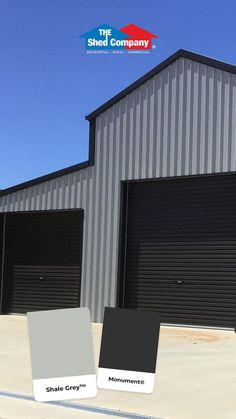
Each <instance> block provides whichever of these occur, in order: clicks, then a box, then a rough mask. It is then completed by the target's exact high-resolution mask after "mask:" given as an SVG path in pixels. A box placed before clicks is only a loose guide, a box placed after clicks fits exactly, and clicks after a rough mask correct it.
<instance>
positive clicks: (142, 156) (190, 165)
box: [0, 50, 236, 327]
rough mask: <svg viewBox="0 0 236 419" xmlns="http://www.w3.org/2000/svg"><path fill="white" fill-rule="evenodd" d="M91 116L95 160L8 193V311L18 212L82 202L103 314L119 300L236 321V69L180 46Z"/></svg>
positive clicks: (211, 321) (4, 200) (90, 294)
mask: <svg viewBox="0 0 236 419" xmlns="http://www.w3.org/2000/svg"><path fill="white" fill-rule="evenodd" d="M86 119H88V121H89V124H90V145H89V159H88V161H86V162H84V163H81V164H78V165H75V166H72V167H69V168H66V169H63V170H60V171H57V172H54V173H51V174H49V175H46V176H43V177H40V178H37V179H34V180H32V181H29V182H25V183H23V184H20V185H17V186H14V187H11V188H8V189H6V190H2V191H0V212H1V213H2V218H1V220H2V221H1V226H0V234H1V236H2V237H3V240H2V252H1V253H2V265H1V266H2V267H1V301H2V310H3V311H4V300H5V299H7V298H10V297H9V291H8V293H7V289H8V288H9V281H10V279H9V275H10V274H9V275H8V277H6V275H5V263H6V260H7V255H6V240H7V234H8V232H7V228H6V220H7V219H8V217H9V215H10V214H11V215H12V216H13V215H14V214H15V215H17V213H19V212H22V213H28V212H29V213H31V214H33V215H35V216H37V215H38V214H39V213H40V212H50V214H51V215H52V214H53V213H54V212H58V211H59V212H60V211H61V210H67V211H70V210H76V209H78V210H83V233H81V234H82V236H81V237H82V239H81V240H82V275H81V290H80V305H82V306H88V307H90V309H91V314H92V319H93V321H101V320H102V317H103V309H104V306H116V305H120V306H126V307H132V308H141V309H151V310H157V311H159V312H160V313H161V315H162V318H163V321H165V322H167V323H180V324H197V325H208V326H223V327H234V325H235V312H236V222H235V210H236V206H235V205H236V202H235V196H236V194H235V192H236V177H235V174H234V172H235V170H236V67H235V66H232V65H230V64H226V63H222V62H219V61H216V60H213V59H211V58H207V57H204V56H201V55H198V54H195V53H192V52H189V51H185V50H179V51H177V52H176V53H175V54H173V55H172V56H171V57H169V58H168V59H167V60H165V61H164V62H162V63H161V64H159V65H158V66H157V67H155V68H154V69H153V70H151V71H150V72H149V73H147V74H146V75H144V76H143V77H142V78H141V79H139V80H137V81H136V82H135V83H133V84H132V85H130V86H129V87H127V88H126V89H125V90H123V91H122V92H120V93H119V94H118V95H116V96H115V97H114V98H112V99H111V100H109V101H108V102H106V103H105V104H104V105H102V106H101V107H99V108H98V109H97V110H95V111H94V112H92V113H91V114H90V115H88V116H87V117H86ZM80 231H82V230H80ZM68 243H69V242H68ZM68 245H69V244H68ZM78 246H79V245H78ZM9 252H10V250H9ZM62 252H63V249H62ZM78 260H79V251H78ZM36 262H37V260H36V259H35V260H34V262H33V265H34V266H36V265H37V263H36ZM19 264H20V265H21V262H17V264H16V266H18V268H17V269H20V268H19ZM44 264H45V263H44ZM73 264H74V265H76V263H75V262H73ZM13 265H14V263H13ZM25 265H27V260H25V261H24V264H23V266H25ZM29 265H30V266H31V265H32V263H31V262H30V261H29ZM38 265H40V263H39V264H38ZM46 265H51V263H50V261H48V262H47V263H46ZM74 265H73V266H74ZM77 265H78V266H79V262H78V264H77ZM13 268H14V269H15V265H14V266H12V267H11V269H10V268H9V269H10V271H9V272H13V270H14V269H13ZM9 269H8V270H9ZM38 273H39V274H40V271H39V272H38ZM31 280H32V281H33V280H36V279H35V277H32V278H31ZM11 281H12V280H11ZM14 281H16V284H15V282H14ZM45 283H47V278H45ZM43 284H44V282H42V284H41V286H42V289H43V286H44V285H43ZM54 284H55V285H54V286H55V288H56V287H57V285H56V281H55V282H54ZM65 284H66V277H65ZM16 285H17V287H18V289H20V282H19V281H18V282H17V279H16V278H13V286H12V287H11V290H12V291H11V292H13V293H14V290H15V288H16ZM65 287H66V285H65ZM4 290H6V291H4ZM42 292H43V291H42ZM63 304H64V305H65V304H66V301H64V302H63ZM73 304H75V305H76V304H77V305H78V303H73ZM48 308H53V307H51V306H50V305H49V307H48ZM10 311H12V310H10Z"/></svg>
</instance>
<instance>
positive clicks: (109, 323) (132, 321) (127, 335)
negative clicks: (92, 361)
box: [99, 307, 160, 373]
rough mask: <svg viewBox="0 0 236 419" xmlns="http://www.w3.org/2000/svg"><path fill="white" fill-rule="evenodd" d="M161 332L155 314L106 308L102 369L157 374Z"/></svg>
mask: <svg viewBox="0 0 236 419" xmlns="http://www.w3.org/2000/svg"><path fill="white" fill-rule="evenodd" d="M159 331H160V317H159V315H158V314H157V313H155V312H149V311H144V310H130V309H124V308H110V307H105V313H104V321H103V330H102V343H101V351H100V359H99V367H100V368H111V369H119V370H126V371H127V370H128V371H140V372H150V373H155V370H156V358H157V348H158V339H159Z"/></svg>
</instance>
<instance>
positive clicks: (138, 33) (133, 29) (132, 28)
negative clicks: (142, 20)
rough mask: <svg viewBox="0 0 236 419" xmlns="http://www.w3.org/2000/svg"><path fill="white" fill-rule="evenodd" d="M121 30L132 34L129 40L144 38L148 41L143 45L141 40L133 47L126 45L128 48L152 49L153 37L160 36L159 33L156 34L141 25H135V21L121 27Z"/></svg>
mask: <svg viewBox="0 0 236 419" xmlns="http://www.w3.org/2000/svg"><path fill="white" fill-rule="evenodd" d="M120 31H121V32H124V33H126V34H127V35H130V37H129V38H127V39H129V40H131V39H132V40H138V41H140V40H143V41H146V42H145V44H144V45H143V46H140V42H139V45H138V46H135V45H133V46H132V47H129V46H126V47H125V48H126V49H151V48H152V38H158V36H157V35H154V34H153V33H151V32H149V31H146V30H145V29H142V28H140V26H137V25H134V24H133V23H130V24H129V25H127V26H124V27H123V28H121V29H120Z"/></svg>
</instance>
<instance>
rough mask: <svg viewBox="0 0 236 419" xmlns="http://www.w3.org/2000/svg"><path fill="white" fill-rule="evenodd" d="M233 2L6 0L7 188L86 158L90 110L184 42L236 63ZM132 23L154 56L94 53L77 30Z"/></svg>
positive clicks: (0, 32) (2, 106)
mask: <svg viewBox="0 0 236 419" xmlns="http://www.w3.org/2000/svg"><path fill="white" fill-rule="evenodd" d="M235 17H236V3H235V2H234V1H228V0H226V1H224V2H223V3H221V2H217V1H215V0H214V1H212V0H205V1H202V2H196V1H189V0H188V1H187V0H179V1H176V0H171V1H170V0H162V1H158V0H156V1H148V0H147V1H139V0H129V1H127V0H126V1H123V0H120V1H119V2H111V1H107V0H99V1H90V2H88V1H85V0H83V1H81V0H0V156H1V159H0V189H4V188H6V187H8V186H11V185H14V184H17V183H21V182H23V181H26V180H29V179H32V178H35V177H38V176H41V175H43V174H46V173H49V172H52V171H55V170H58V169H61V168H63V167H67V166H70V165H72V164H76V163H79V162H81V161H83V160H86V159H87V155H88V150H87V147H88V122H87V121H85V119H84V116H85V115H86V114H88V113H90V112H91V111H92V110H94V109H95V108H96V107H98V106H99V105H101V104H102V103H103V102H105V101H106V100H108V99H109V98H110V97H112V96H113V95H115V94H116V93H118V92H119V91H120V90H121V89H123V88H124V87H126V86H127V85H128V84H130V83H132V82H133V81H134V80H136V79H137V78H139V77H140V76H142V75H143V74H144V73H146V72H147V71H148V70H150V69H151V68H153V67H154V66H156V65H157V64H158V63H159V62H161V61H162V60H163V59H165V58H166V57H168V56H169V55H171V54H172V53H173V52H175V51H176V50H178V49H179V48H184V49H189V50H191V51H194V52H198V53H200V54H204V55H208V56H210V57H214V58H216V59H219V60H222V61H227V62H230V63H233V64H236V46H235V39H236V24H235ZM103 23H107V24H109V25H111V26H113V27H115V28H117V29H119V28H121V27H122V26H125V25H127V24H129V23H134V24H136V25H139V26H141V27H143V28H145V29H147V30H149V31H150V32H152V33H154V34H157V35H158V37H159V38H158V41H157V48H156V50H155V51H153V52H152V53H151V54H150V55H146V54H145V55H143V54H140V55H138V54H133V55H132V54H129V55H128V54H126V55H89V54H86V52H85V49H84V40H83V39H81V38H79V35H80V34H82V33H84V32H87V31H88V30H90V29H93V28H95V27H97V26H99V25H101V24H103Z"/></svg>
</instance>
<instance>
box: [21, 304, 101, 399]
mask: <svg viewBox="0 0 236 419" xmlns="http://www.w3.org/2000/svg"><path fill="white" fill-rule="evenodd" d="M27 319H28V332H29V343H30V351H31V365H32V377H33V389H34V396H35V399H36V400H37V401H40V402H42V401H51V400H65V399H79V398H86V397H93V396H96V394H97V385H96V373H95V364H94V354H93V343H92V332H91V320H90V313H89V310H88V309H87V308H69V309H63V310H48V311H37V312H30V313H27Z"/></svg>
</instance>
